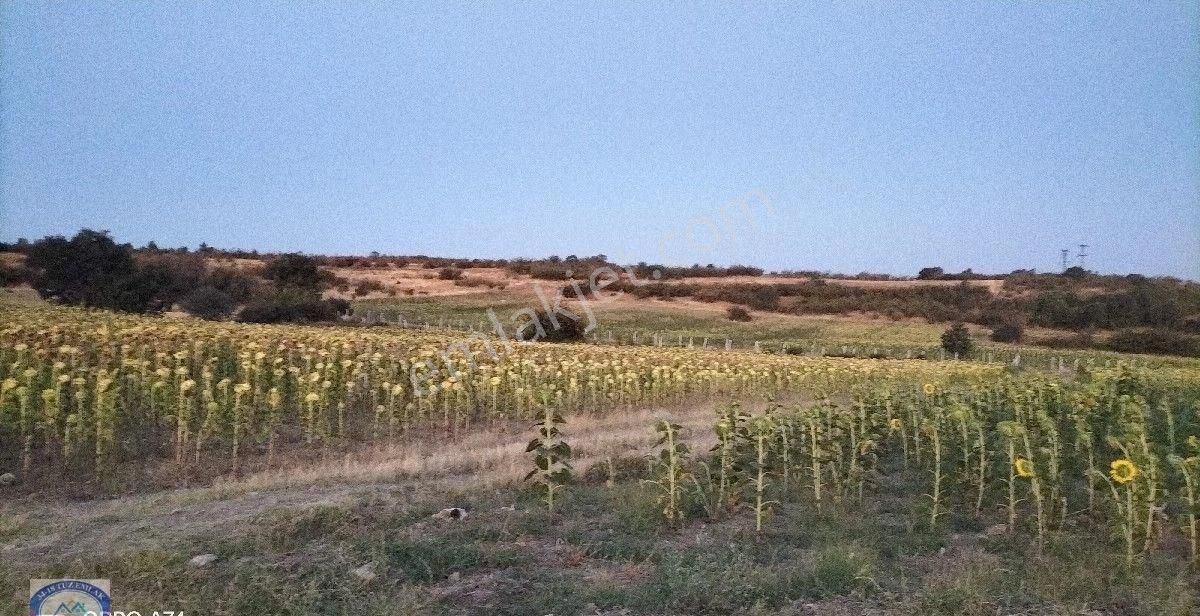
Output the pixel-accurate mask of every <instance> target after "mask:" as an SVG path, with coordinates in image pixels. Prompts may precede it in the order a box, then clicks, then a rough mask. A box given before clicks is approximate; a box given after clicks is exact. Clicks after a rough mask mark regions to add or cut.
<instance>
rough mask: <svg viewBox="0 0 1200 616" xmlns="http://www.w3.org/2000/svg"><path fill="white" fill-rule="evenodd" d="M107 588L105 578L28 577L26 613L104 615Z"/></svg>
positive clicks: (32, 615)
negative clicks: (45, 578) (58, 578)
mask: <svg viewBox="0 0 1200 616" xmlns="http://www.w3.org/2000/svg"><path fill="white" fill-rule="evenodd" d="M109 590H110V585H109V581H108V580H29V615H30V616H105V615H107V614H111V613H112V599H111V598H110V597H109V596H108V593H109Z"/></svg>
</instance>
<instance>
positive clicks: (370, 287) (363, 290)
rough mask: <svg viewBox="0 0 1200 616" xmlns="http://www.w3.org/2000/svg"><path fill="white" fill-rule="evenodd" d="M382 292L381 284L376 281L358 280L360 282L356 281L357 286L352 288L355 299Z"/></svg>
mask: <svg viewBox="0 0 1200 616" xmlns="http://www.w3.org/2000/svg"><path fill="white" fill-rule="evenodd" d="M382 290H383V283H382V282H379V281H378V280H374V279H367V280H360V281H358V284H357V285H355V286H354V295H355V296H357V297H361V296H363V295H367V294H368V293H370V292H372V291H382Z"/></svg>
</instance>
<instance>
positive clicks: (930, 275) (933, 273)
mask: <svg viewBox="0 0 1200 616" xmlns="http://www.w3.org/2000/svg"><path fill="white" fill-rule="evenodd" d="M945 275H946V272H945V270H943V269H942V268H940V267H923V268H921V271H919V272H917V280H941V279H942V277H943V276H945Z"/></svg>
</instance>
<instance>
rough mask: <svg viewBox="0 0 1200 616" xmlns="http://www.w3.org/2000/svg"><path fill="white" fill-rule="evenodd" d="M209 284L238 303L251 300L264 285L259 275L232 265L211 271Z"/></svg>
mask: <svg viewBox="0 0 1200 616" xmlns="http://www.w3.org/2000/svg"><path fill="white" fill-rule="evenodd" d="M208 284H209V285H210V286H212V287H213V288H214V289H217V290H218V291H222V292H224V293H225V294H227V295H228V296H229V297H231V298H232V299H233V301H234V302H235V303H238V304H244V303H246V302H248V301H250V298H252V297H254V296H255V295H256V294H257V293H259V291H260V289H261V287H262V286H263V283H262V281H260V280H259V279H258V278H257V277H255V276H252V275H250V274H248V273H246V272H243V271H241V270H238V269H234V268H232V267H218V268H216V269H214V270H212V271H211V272H209V274H208Z"/></svg>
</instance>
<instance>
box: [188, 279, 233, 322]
mask: <svg viewBox="0 0 1200 616" xmlns="http://www.w3.org/2000/svg"><path fill="white" fill-rule="evenodd" d="M179 305H180V306H181V307H182V308H183V309H184V310H186V311H187V312H188V314H191V315H192V316H196V317H200V318H201V319H204V320H206V321H219V320H221V319H224V318H225V317H228V316H229V315H230V314H232V313H233V309H234V308H235V307H236V304H235V302H234V301H233V298H232V297H230V296H229V294H228V293H226V292H224V291H221V290H220V289H217V288H216V287H213V286H210V285H204V286H202V287H200V288H198V289H196V290H195V291H192V292H191V293H188V294H187V295H185V296H184V297H183V299H181V300H180V301H179Z"/></svg>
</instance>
